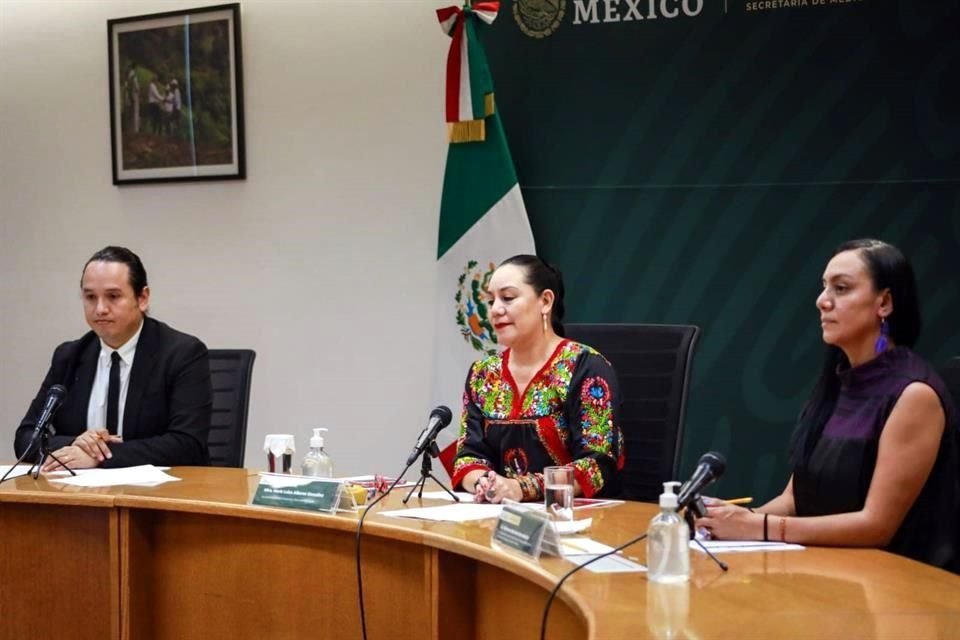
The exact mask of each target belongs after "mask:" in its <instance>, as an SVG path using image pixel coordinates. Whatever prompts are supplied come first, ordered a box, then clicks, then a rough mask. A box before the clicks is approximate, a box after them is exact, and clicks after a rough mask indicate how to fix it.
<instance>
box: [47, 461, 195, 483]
mask: <svg viewBox="0 0 960 640" xmlns="http://www.w3.org/2000/svg"><path fill="white" fill-rule="evenodd" d="M75 471H76V474H77V475H76V476H71V475H69V474H68V473H67V472H65V471H58V472H56V473H51V474H46V478H47V480H49V481H50V482H58V483H60V484H68V485H72V486H74V487H118V486H121V485H133V486H137V487H155V486H157V485H161V484H164V483H165V482H175V481H178V480H180V478H177V477H175V476H172V475H170V474H169V473H166V471H164V470H163V469H161V468H160V467H155V466H153V465H152V464H144V465H140V466H138V467H125V468H122V469H76V470H75Z"/></svg>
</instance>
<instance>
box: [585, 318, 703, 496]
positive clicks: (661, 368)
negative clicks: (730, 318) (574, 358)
mask: <svg viewBox="0 0 960 640" xmlns="http://www.w3.org/2000/svg"><path fill="white" fill-rule="evenodd" d="M566 329H567V336H568V337H570V338H571V339H573V340H576V341H577V342H582V343H584V344H587V345H589V346H591V347H593V348H594V349H596V350H597V351H599V352H600V353H602V354H603V355H604V356H605V357H606V358H607V359H608V360H609V361H610V363H611V364H612V365H613V368H614V370H616V372H617V379H618V380H619V382H620V396H621V409H620V428H621V429H622V430H623V438H624V447H625V448H626V460H625V462H624V468H623V471H622V475H621V479H622V484H623V497H624V498H627V499H628V500H643V501H646V502H654V501H656V500H657V497H658V496H659V495H660V493H661V492H662V491H663V482H665V481H667V480H676V479H677V473H678V470H679V466H680V449H681V445H682V443H683V418H684V413H685V409H686V403H687V387H688V384H689V379H690V364H691V360H692V359H693V350H694V347H695V346H696V343H697V337H698V336H699V334H700V329H699V327H696V326H693V325H671V324H568V325H566Z"/></svg>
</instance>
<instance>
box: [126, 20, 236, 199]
mask: <svg viewBox="0 0 960 640" xmlns="http://www.w3.org/2000/svg"><path fill="white" fill-rule="evenodd" d="M107 38H108V43H109V49H108V58H109V77H110V142H111V152H112V153H111V155H112V156H113V183H114V184H117V185H119V184H132V183H143V182H160V181H164V182H172V181H182V180H222V179H231V178H234V179H236V178H245V177H246V162H245V152H244V143H243V75H242V64H241V57H240V5H239V4H227V5H218V6H212V7H203V8H200V9H189V10H185V11H169V12H166V13H155V14H151V15H142V16H134V17H130V18H117V19H114V20H108V21H107Z"/></svg>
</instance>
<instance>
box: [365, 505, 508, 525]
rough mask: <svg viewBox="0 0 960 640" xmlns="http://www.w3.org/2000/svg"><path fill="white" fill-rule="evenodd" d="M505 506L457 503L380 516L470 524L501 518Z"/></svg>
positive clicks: (386, 513)
mask: <svg viewBox="0 0 960 640" xmlns="http://www.w3.org/2000/svg"><path fill="white" fill-rule="evenodd" d="M502 510H503V505H499V504H477V503H475V502H468V503H463V502H455V503H453V504H445V505H443V506H440V507H419V508H416V509H397V510H396V511H382V512H381V513H380V515H384V516H390V517H392V518H416V519H419V520H434V521H437V522H470V521H471V520H487V519H490V518H498V517H500V512H501V511H502Z"/></svg>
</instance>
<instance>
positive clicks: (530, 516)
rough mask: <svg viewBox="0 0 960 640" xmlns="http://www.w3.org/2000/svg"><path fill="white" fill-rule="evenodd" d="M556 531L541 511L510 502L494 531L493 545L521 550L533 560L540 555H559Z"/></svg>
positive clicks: (504, 508) (501, 514)
mask: <svg viewBox="0 0 960 640" xmlns="http://www.w3.org/2000/svg"><path fill="white" fill-rule="evenodd" d="M558 543H559V539H558V537H557V530H556V528H554V526H553V523H552V522H551V521H550V518H549V517H548V516H547V514H546V513H545V512H543V511H541V510H538V509H534V508H530V507H524V506H523V505H521V504H519V503H516V502H510V503H504V505H503V511H501V512H500V517H499V518H497V525H496V527H494V529H493V545H494V546H501V547H505V548H507V549H511V550H513V551H518V552H520V553H522V554H524V555H528V556H530V557H532V558H539V557H540V555H541V554H547V555H559V544H558Z"/></svg>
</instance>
